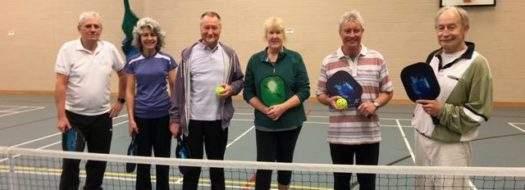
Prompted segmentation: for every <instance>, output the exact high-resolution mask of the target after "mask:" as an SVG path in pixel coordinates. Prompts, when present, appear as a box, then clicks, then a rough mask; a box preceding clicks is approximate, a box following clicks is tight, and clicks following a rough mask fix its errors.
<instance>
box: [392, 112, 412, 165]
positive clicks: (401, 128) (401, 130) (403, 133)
mask: <svg viewBox="0 0 525 190" xmlns="http://www.w3.org/2000/svg"><path fill="white" fill-rule="evenodd" d="M396 123H397V127H398V128H399V132H401V136H402V137H403V141H405V145H406V146H407V149H408V152H409V153H410V158H412V162H414V164H415V163H416V157H415V156H414V151H412V147H411V146H410V143H409V142H408V139H407V136H406V135H405V131H404V130H403V126H402V125H401V122H399V120H397V119H396Z"/></svg>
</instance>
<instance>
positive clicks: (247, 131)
mask: <svg viewBox="0 0 525 190" xmlns="http://www.w3.org/2000/svg"><path fill="white" fill-rule="evenodd" d="M254 128H255V125H252V126H251V127H250V128H249V129H247V130H246V131H244V132H243V133H242V134H240V135H239V136H237V138H235V139H233V141H232V142H230V143H228V145H226V148H228V147H230V146H231V145H233V143H235V142H237V141H238V140H240V139H241V138H242V137H244V135H246V134H248V133H249V132H250V131H252V130H253V129H254Z"/></svg>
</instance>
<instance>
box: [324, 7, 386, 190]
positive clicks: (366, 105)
mask: <svg viewBox="0 0 525 190" xmlns="http://www.w3.org/2000/svg"><path fill="white" fill-rule="evenodd" d="M363 24H364V22H363V19H362V17H361V15H360V13H359V12H358V11H356V10H352V11H349V12H346V13H344V14H343V16H342V17H341V20H340V22H339V36H340V37H341V42H342V46H341V47H340V48H338V49H337V50H336V51H335V52H333V53H331V54H329V55H328V56H326V57H325V58H324V60H323V63H322V65H321V73H320V75H319V82H318V84H317V92H316V94H317V99H318V100H319V102H321V103H322V104H324V105H327V106H328V107H329V120H330V127H329V129H328V138H327V141H328V143H329V144H330V153H331V156H332V162H333V163H334V164H354V155H355V163H356V164H360V165H377V163H378V157H379V142H380V141H381V131H380V128H379V117H378V116H377V114H376V111H377V109H378V108H379V107H381V106H383V105H385V104H387V103H388V102H389V101H390V99H392V95H393V87H392V82H391V81H390V77H389V75H388V69H387V67H386V64H385V61H384V59H383V56H382V55H381V54H380V53H379V52H377V51H375V50H372V49H368V48H366V47H365V46H364V45H363V44H361V38H362V36H363V32H364V27H363ZM337 71H346V72H348V73H349V74H351V75H352V76H353V77H354V78H355V79H356V81H357V82H359V84H360V85H361V86H362V87H363V95H362V96H361V99H362V101H363V103H362V104H361V105H359V106H358V107H357V108H353V107H350V108H344V109H338V108H337V106H336V104H335V102H336V100H337V99H338V97H337V96H332V97H330V96H329V95H328V94H327V90H326V81H327V80H328V78H330V77H331V76H332V75H333V74H334V73H336V72H337ZM350 178H351V174H350V173H335V174H334V189H336V190H338V189H350ZM357 179H358V182H359V186H360V189H375V175H374V174H357Z"/></svg>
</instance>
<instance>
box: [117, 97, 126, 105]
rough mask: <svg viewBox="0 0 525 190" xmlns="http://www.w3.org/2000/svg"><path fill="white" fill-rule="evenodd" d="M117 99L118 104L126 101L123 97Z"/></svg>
mask: <svg viewBox="0 0 525 190" xmlns="http://www.w3.org/2000/svg"><path fill="white" fill-rule="evenodd" d="M117 101H118V103H120V104H124V103H126V99H124V98H117Z"/></svg>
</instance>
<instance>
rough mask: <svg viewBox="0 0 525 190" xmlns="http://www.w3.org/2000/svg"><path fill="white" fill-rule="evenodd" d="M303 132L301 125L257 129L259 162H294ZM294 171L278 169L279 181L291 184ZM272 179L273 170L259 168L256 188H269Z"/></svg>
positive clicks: (282, 183)
mask: <svg viewBox="0 0 525 190" xmlns="http://www.w3.org/2000/svg"><path fill="white" fill-rule="evenodd" d="M300 132H301V127H298V128H295V129H292V130H288V131H277V132H269V131H260V130H256V131H255V135H256V137H255V138H256V141H257V142H256V144H257V161H258V162H288V163H290V162H292V160H293V153H294V150H295V143H296V142H297V138H298V137H299V133H300ZM291 178H292V171H281V170H279V171H277V182H278V183H279V184H281V185H289V184H290V180H291ZM271 181H272V171H271V170H257V174H256V176H255V189H260V190H263V189H264V190H268V189H270V184H271Z"/></svg>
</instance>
